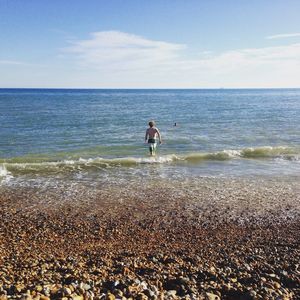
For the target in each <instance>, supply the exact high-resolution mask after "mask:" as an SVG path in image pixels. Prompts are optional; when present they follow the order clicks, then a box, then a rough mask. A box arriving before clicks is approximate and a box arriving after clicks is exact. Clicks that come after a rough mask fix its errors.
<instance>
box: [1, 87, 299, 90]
mask: <svg viewBox="0 0 300 300" xmlns="http://www.w3.org/2000/svg"><path fill="white" fill-rule="evenodd" d="M11 89H15V90H18V89H19V90H271V89H272V90H275V89H277V90H283V89H289V90H290V89H300V87H238V88H237V87H198V88H196V87H195V88H167V87H166V88H154V87H151V88H149V87H148V88H118V87H100V88H99V87H0V90H11Z"/></svg>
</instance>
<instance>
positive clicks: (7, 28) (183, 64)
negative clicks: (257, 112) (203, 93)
mask: <svg viewBox="0 0 300 300" xmlns="http://www.w3.org/2000/svg"><path fill="white" fill-rule="evenodd" d="M299 15H300V1H299V0H251V1H249V0H239V1H236V0H226V1H224V0H187V1H184V0H151V1H148V0H109V1H107V0H89V1H84V0H72V1H71V0H51V1H49V0H26V1H24V0H0V88H18V87H20V88H290V87H296V88H300V17H299Z"/></svg>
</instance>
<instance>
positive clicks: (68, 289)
mask: <svg viewBox="0 0 300 300" xmlns="http://www.w3.org/2000/svg"><path fill="white" fill-rule="evenodd" d="M63 291H64V294H65V295H68V296H69V295H71V294H72V291H71V289H70V288H68V287H65V288H64V290H63Z"/></svg>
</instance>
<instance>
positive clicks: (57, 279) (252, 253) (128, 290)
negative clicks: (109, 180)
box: [0, 179, 300, 300]
mask: <svg viewBox="0 0 300 300" xmlns="http://www.w3.org/2000/svg"><path fill="white" fill-rule="evenodd" d="M299 192H300V186H299V184H298V181H297V180H294V181H289V182H283V181H280V180H261V181H259V180H254V179H252V180H242V179H241V180H237V179H236V180H226V179H224V180H218V182H216V181H215V180H213V179H205V180H202V181H195V182H191V183H190V184H189V185H186V184H180V183H178V184H177V185H174V182H173V183H172V186H168V184H166V183H164V185H162V184H161V185H160V184H155V185H153V186H152V185H151V184H150V185H149V186H147V185H145V184H142V183H141V184H140V185H138V186H135V188H133V187H129V186H128V185H127V186H126V185H124V186H122V185H120V186H113V185H111V186H103V187H102V188H99V187H98V188H97V189H96V188H94V189H91V188H87V187H84V186H82V187H80V186H78V185H77V186H76V189H73V188H72V187H69V188H65V187H63V186H62V187H55V188H53V189H51V188H49V187H45V188H42V187H13V186H10V187H8V186H2V187H1V193H0V214H1V223H0V299H1V300H5V299H27V300H30V299H36V300H37V299H40V300H47V299H64V300H67V299H76V300H80V299H122V300H125V299H199V300H200V299H209V300H218V299H241V300H247V299H249V300H250V299H253V300H254V299H277V300H280V299H282V300H284V299H285V300H287V299H300V266H299V262H300V243H299V242H300V198H299V195H300V193H299Z"/></svg>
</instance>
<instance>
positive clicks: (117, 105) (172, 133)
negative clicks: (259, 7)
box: [0, 89, 300, 185]
mask: <svg viewBox="0 0 300 300" xmlns="http://www.w3.org/2000/svg"><path fill="white" fill-rule="evenodd" d="M152 119H153V120H155V121H156V124H157V127H158V128H159V129H160V131H161V134H162V138H163V144H162V145H161V146H159V147H158V153H157V156H156V157H155V158H150V157H149V155H148V149H147V145H146V144H145V143H144V134H145V130H146V128H147V123H148V121H149V120H152ZM0 120H1V130H0V182H1V184H2V185H3V184H12V183H16V182H19V183H20V182H23V183H24V182H31V183H36V182H38V181H39V180H41V179H45V178H46V179H47V180H48V181H49V180H52V179H56V180H71V181H73V182H76V181H78V182H79V181H80V182H90V183H91V182H96V181H97V182H103V183H105V182H112V181H114V182H119V181H122V180H127V179H130V178H131V179H132V180H140V179H141V178H158V179H163V178H166V179H168V180H172V179H174V180H181V179H182V180H184V179H186V178H194V177H206V176H207V177H233V178H234V177H247V176H252V177H253V176H254V177H255V176H267V177H268V176H270V177H277V176H279V177H280V176H281V177H282V176H287V177H298V176H299V175H300V143H299V134H300V89H264V90H259V89H257V90H247V89H242V90H227V89H225V90H224V89H219V90H69V89H57V90H52V89H0ZM174 123H176V124H177V126H174Z"/></svg>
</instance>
